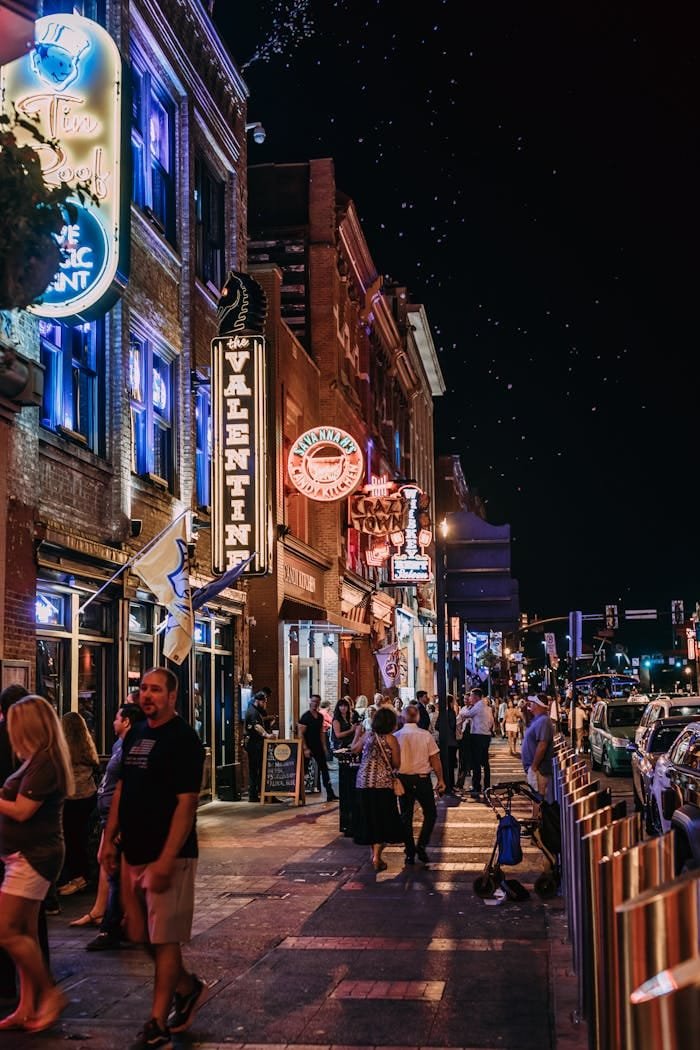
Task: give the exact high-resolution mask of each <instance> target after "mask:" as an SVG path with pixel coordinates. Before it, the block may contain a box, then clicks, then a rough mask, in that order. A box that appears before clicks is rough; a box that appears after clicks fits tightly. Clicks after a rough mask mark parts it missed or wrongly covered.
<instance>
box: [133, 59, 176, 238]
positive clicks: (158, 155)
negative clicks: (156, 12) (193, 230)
mask: <svg viewBox="0 0 700 1050" xmlns="http://www.w3.org/2000/svg"><path fill="white" fill-rule="evenodd" d="M131 90H132V104H131V109H132V122H131V155H132V166H133V186H132V197H133V200H134V203H135V204H137V205H138V207H139V208H142V209H143V211H145V212H146V213H147V214H148V215H149V216H150V217H151V218H152V219H153V220H154V222H155V223H156V225H157V226H158V227H159V228H160V229H161V230H162V231H163V233H164V234H165V236H166V237H167V239H168V240H169V241H170V242H171V244H175V239H176V238H175V106H174V105H173V103H172V101H171V99H170V98H169V97H168V95H167V94H166V92H165V91H164V90H163V88H162V87H161V85H160V84H159V83H158V81H157V80H156V79H155V77H154V76H153V75H152V74H151V72H150V71H149V70H148V69H147V68H146V66H145V63H144V62H143V60H142V59H141V56H140V55H139V54H137V53H134V54H132V58H131Z"/></svg>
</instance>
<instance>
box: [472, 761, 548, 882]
mask: <svg viewBox="0 0 700 1050" xmlns="http://www.w3.org/2000/svg"><path fill="white" fill-rule="evenodd" d="M516 795H522V796H523V797H525V798H528V799H529V800H530V801H531V802H534V803H536V804H538V805H539V806H540V815H539V817H538V819H537V820H530V821H523V822H522V823H521V822H520V821H518V820H516V818H515V817H514V816H513V814H512V812H511V809H512V806H513V799H514V797H515V796H516ZM485 797H486V801H487V803H488V805H489V806H490V807H491V809H492V810H493V811H494V813H495V814H496V816H497V817H498V826H497V829H496V841H495V843H494V846H493V850H492V852H491V857H490V859H489V861H488V863H487V864H486V865H485V867H484V870H483V872H482V873H481V875H479V876H478V877H477V878H476V879H475V880H474V892H475V893H476V895H477V897H481V898H482V899H486V898H488V897H492V896H493V895H494V893H495V892H496V890H502V891H504V892H505V894H506V896H507V897H509V898H510V899H511V900H527V898H528V897H529V896H530V894H529V893H528V891H527V890H526V889H525V887H524V886H523V885H522V883H521V882H519V881H518V880H517V879H506V878H505V876H504V874H503V869H502V865H505V866H506V867H514V866H516V865H518V864H519V863H520V862H521V861H522V859H523V852H522V846H521V844H520V836H521V834H522V832H523V831H524V832H525V833H526V834H529V835H531V836H532V841H533V842H534V844H535V845H536V846H537V848H538V849H539V850H540V852H541V853H542V854H543V856H544V858H545V860H546V861H547V867H546V868H545V870H544V871H543V872H542V874H541V875H539V876H538V878H537V879H536V880H535V884H534V890H535V893H536V894H537V896H538V897H541V898H542V899H543V900H547V899H549V898H551V897H554V896H555V895H556V893H557V890H558V889H559V884H560V881H561V872H560V868H559V853H560V851H561V830H560V823H559V805H558V803H556V802H552V803H549V802H545V801H544V799H543V798H542V796H541V795H539V794H538V793H537V792H536V791H533V789H532V788H531V787H530V785H529V784H528V783H527V781H525V780H514V781H508V782H507V783H504V784H494V785H493V786H492V787H490V788H487V789H486V791H485ZM497 856H498V859H496V857H497Z"/></svg>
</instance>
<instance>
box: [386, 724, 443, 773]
mask: <svg viewBox="0 0 700 1050" xmlns="http://www.w3.org/2000/svg"><path fill="white" fill-rule="evenodd" d="M394 736H395V737H396V739H397V740H398V742H399V748H400V749H401V765H400V766H399V773H406V774H411V773H412V774H414V775H415V774H425V773H430V772H431V770H432V768H433V767H432V766H431V764H430V756H431V755H437V754H438V753H439V750H440V749H439V747H438V746H437V744H436V743H435V737H434V736H433V734H432V733H429V732H428V730H427V729H421V728H420V726H417V725H416V724H415V722H407V723H406V725H404V726H402V728H401V729H399V730H398V731H397V732H396V733H394Z"/></svg>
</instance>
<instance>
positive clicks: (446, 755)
mask: <svg viewBox="0 0 700 1050" xmlns="http://www.w3.org/2000/svg"><path fill="white" fill-rule="evenodd" d="M448 528H449V526H448V524H447V518H446V517H445V518H443V519H442V521H441V522H440V524H439V525H438V528H437V533H436V536H435V561H436V565H435V606H436V609H435V612H436V614H437V695H438V720H437V730H438V741H439V747H440V761H441V763H442V769H443V775H445V776H446V775H447V766H448V763H449V759H450V752H449V735H450V727H449V722H448V719H447V659H446V648H447V623H446V620H447V593H446V591H447V587H446V584H447V579H446V575H447V532H448ZM448 783H449V780H448Z"/></svg>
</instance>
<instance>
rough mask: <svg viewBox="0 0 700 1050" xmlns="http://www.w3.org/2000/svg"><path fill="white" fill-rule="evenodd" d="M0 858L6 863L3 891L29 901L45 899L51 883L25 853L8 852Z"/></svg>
mask: <svg viewBox="0 0 700 1050" xmlns="http://www.w3.org/2000/svg"><path fill="white" fill-rule="evenodd" d="M0 859H1V860H2V862H3V864H4V865H5V874H4V876H3V880H2V892H3V893H9V895H10V896H11V897H24V899H25V900H29V901H43V899H44V897H45V896H46V894H47V893H48V892H49V886H50V885H51V883H50V882H49V880H48V879H45V878H44V877H43V876H42V875H40V874H39V872H38V871H35V869H34V868H33V867H32V866H31V864H30V863H29V861H28V860H27V858H26V857H25V856H24V854H23V853H19V852H18V853H7V854H5V856H4V857H2V858H0Z"/></svg>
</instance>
